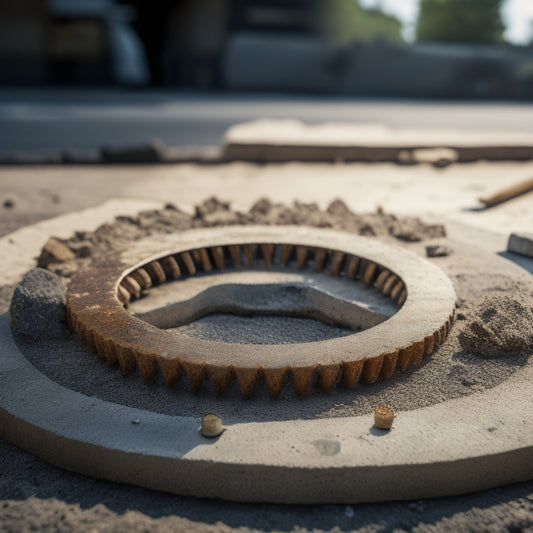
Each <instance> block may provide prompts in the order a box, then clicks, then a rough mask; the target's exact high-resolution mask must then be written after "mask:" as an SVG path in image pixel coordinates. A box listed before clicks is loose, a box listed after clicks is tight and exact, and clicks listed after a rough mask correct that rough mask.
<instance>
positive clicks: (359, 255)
mask: <svg viewBox="0 0 533 533" xmlns="http://www.w3.org/2000/svg"><path fill="white" fill-rule="evenodd" d="M294 243H298V244H294ZM324 243H327V248H325V247H324ZM153 244H154V243H153V240H150V241H141V242H138V243H137V244H136V245H135V247H134V249H133V250H128V252H125V253H123V254H117V255H116V256H115V257H113V258H111V259H109V260H107V261H106V264H105V266H97V267H92V268H88V269H85V270H81V271H79V272H78V273H77V274H76V275H75V276H74V277H73V279H72V281H71V283H70V285H69V288H68V292H67V313H68V317H69V321H70V323H71V325H72V326H73V328H74V329H75V330H76V332H77V333H78V335H79V337H80V338H81V339H82V340H83V341H84V342H86V343H87V345H88V346H89V347H90V348H91V349H92V350H93V351H96V352H97V353H98V354H99V355H100V356H101V357H105V358H106V359H107V360H108V361H109V362H110V363H117V362H118V363H119V364H120V366H121V369H122V371H123V372H129V371H131V370H133V369H134V368H136V367H137V366H138V367H139V369H140V370H141V372H142V374H143V377H144V378H145V379H151V378H152V377H153V376H154V375H155V374H156V372H157V369H158V367H159V369H160V370H161V372H162V374H163V376H164V378H165V380H166V382H167V384H168V385H173V384H175V383H176V382H177V381H178V379H179V378H180V376H181V375H184V376H185V377H186V379H187V380H188V382H189V384H190V385H191V388H192V389H193V390H198V389H199V388H200V387H201V385H202V382H203V381H204V379H205V376H206V374H207V376H209V378H210V379H211V380H212V381H213V383H214V389H215V391H216V392H217V393H218V394H221V393H223V392H224V391H225V390H226V388H227V387H228V386H229V384H230V383H231V381H232V380H233V379H234V378H235V377H236V378H237V381H238V383H239V386H240V389H241V393H242V395H243V396H244V397H248V396H250V395H251V394H252V393H253V392H254V390H255V389H256V388H257V387H258V386H259V385H260V384H261V382H262V381H263V380H264V381H266V384H267V387H268V390H269V393H270V395H271V396H273V397H275V396H278V395H279V394H280V392H281V390H282V388H283V387H284V385H285V384H286V383H287V382H288V380H289V378H291V377H292V381H293V383H294V386H295V389H296V391H297V393H298V394H300V395H304V394H307V393H308V391H309V390H310V388H311V386H312V384H313V382H314V379H315V376H316V380H317V384H318V386H319V387H320V389H321V390H322V391H324V392H329V391H331V390H332V389H333V388H334V387H335V386H336V384H337V382H338V381H339V380H341V379H342V382H343V384H344V385H345V386H348V387H354V386H355V385H356V384H357V382H358V380H359V378H360V376H363V379H364V380H365V381H366V382H367V383H372V382H374V381H376V380H377V379H378V378H379V377H389V376H391V375H392V374H393V372H394V370H395V369H396V368H398V369H399V370H404V369H405V368H407V367H408V366H418V365H420V363H421V362H422V358H423V357H424V356H425V355H429V354H431V353H432V352H433V351H434V350H435V349H436V348H437V347H438V346H440V345H441V344H442V343H443V342H444V340H445V339H446V336H447V335H448V333H449V330H450V327H451V324H452V321H453V316H454V310H455V300H456V295H455V291H454V288H453V285H452V283H451V282H450V280H449V279H448V278H447V277H446V275H445V274H444V273H443V272H442V271H441V270H440V269H439V268H437V267H436V266H434V265H433V264H431V263H429V262H428V261H426V260H424V259H422V258H420V257H419V256H416V255H414V254H411V253H409V252H406V251H405V250H403V249H401V248H399V247H393V246H390V245H386V244H384V243H382V242H380V241H377V240H375V239H369V238H366V237H361V236H356V235H350V236H348V235H346V234H345V233H340V232H336V231H331V230H323V229H313V228H305V227H291V226H289V227H279V226H278V227H273V226H246V227H230V228H215V229H202V230H193V231H188V232H182V233H179V234H177V235H173V236H172V237H169V238H167V239H166V242H164V246H165V248H164V249H165V251H164V252H161V251H158V252H157V253H156V254H155V255H154V254H153V250H150V248H153ZM157 244H158V245H161V244H162V243H160V242H159V241H158V243H157ZM147 248H148V251H147ZM258 261H259V262H260V268H272V266H275V265H276V264H277V265H279V267H281V268H285V267H286V266H287V265H288V264H289V263H293V264H294V265H295V266H296V267H297V268H298V269H303V268H305V267H306V266H308V264H309V262H310V261H312V263H313V265H314V268H315V269H316V270H320V271H324V270H326V271H328V272H330V273H331V274H333V275H342V276H344V277H345V278H348V279H358V280H360V281H361V282H364V283H365V284H366V285H368V286H372V285H375V286H376V288H377V289H378V290H380V291H381V292H382V293H383V294H385V295H387V296H390V297H391V298H392V299H393V300H395V301H397V302H398V304H399V305H400V306H401V308H400V309H399V311H398V312H397V313H395V314H394V315H393V316H392V317H391V318H389V319H388V320H386V321H385V322H382V323H381V324H377V325H374V326H373V327H370V328H369V329H365V330H364V331H362V332H358V333H357V334H354V335H348V336H345V337H341V338H336V339H330V340H327V341H320V342H312V343H300V344H288V345H287V344H286V345H279V344H274V345H261V346H258V345H254V346H253V347H251V346H250V345H240V344H235V343H231V344H230V343H223V342H214V341H209V340H202V339H198V338H191V337H188V336H186V335H183V334H181V333H180V332H179V331H176V330H162V329H159V328H157V327H154V326H153V325H151V324H148V323H146V322H144V321H142V320H139V319H138V318H136V317H134V316H132V315H131V314H130V313H128V312H127V311H126V310H125V309H124V304H126V303H127V302H129V301H130V298H136V297H137V298H138V297H140V295H141V291H142V289H143V288H148V287H150V286H151V285H152V284H157V283H163V282H165V281H166V280H167V277H168V278H171V279H176V278H181V277H182V273H184V272H187V273H188V275H194V274H195V273H196V272H198V271H203V272H205V273H210V272H212V271H213V270H214V269H220V270H225V269H228V268H239V267H241V266H242V264H243V263H247V266H248V268H252V267H253V266H254V265H257V263H258ZM315 293H316V294H315V299H316V298H317V296H316V295H317V294H318V303H322V304H324V306H325V309H324V310H323V311H322V314H323V315H326V316H327V315H330V316H331V318H332V321H333V322H334V323H343V324H345V325H349V326H351V327H353V328H354V329H355V328H357V327H358V326H360V323H361V311H360V310H359V309H358V308H357V306H354V305H350V304H347V303H346V302H343V301H342V300H336V299H332V298H329V299H328V298H327V296H326V295H325V294H323V293H320V291H315ZM226 308H227V309H228V310H231V309H230V306H229V305H226ZM208 310H209V309H208ZM311 311H312V310H310V309H308V314H309V313H310V312H311Z"/></svg>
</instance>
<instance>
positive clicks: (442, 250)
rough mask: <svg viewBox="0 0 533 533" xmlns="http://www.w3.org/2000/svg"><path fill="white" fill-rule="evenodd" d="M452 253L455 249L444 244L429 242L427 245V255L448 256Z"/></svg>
mask: <svg viewBox="0 0 533 533" xmlns="http://www.w3.org/2000/svg"><path fill="white" fill-rule="evenodd" d="M452 253H453V250H452V249H451V248H450V247H449V246H445V245H444V244H428V245H427V246H426V256H427V257H446V256H448V255H451V254H452Z"/></svg>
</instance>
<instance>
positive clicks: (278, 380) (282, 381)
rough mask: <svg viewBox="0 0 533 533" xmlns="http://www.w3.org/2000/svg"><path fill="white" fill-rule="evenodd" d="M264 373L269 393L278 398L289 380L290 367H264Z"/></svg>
mask: <svg viewBox="0 0 533 533" xmlns="http://www.w3.org/2000/svg"><path fill="white" fill-rule="evenodd" d="M263 374H264V376H265V382H266V385H267V387H268V393H269V394H270V396H271V397H272V398H277V397H278V396H279V395H280V393H281V391H282V389H283V387H284V386H285V385H286V383H287V382H288V381H289V368H288V367H284V368H264V369H263Z"/></svg>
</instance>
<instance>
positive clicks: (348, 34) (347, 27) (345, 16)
mask: <svg viewBox="0 0 533 533" xmlns="http://www.w3.org/2000/svg"><path fill="white" fill-rule="evenodd" d="M323 4H324V9H325V14H324V15H325V16H324V25H325V31H326V35H327V36H328V38H329V39H330V40H331V41H332V42H335V43H337V44H346V43H348V42H351V41H373V40H375V39H384V40H388V41H393V42H401V41H403V39H402V33H401V31H402V25H401V23H400V21H399V20H398V19H397V18H396V17H393V16H391V15H387V14H385V13H383V12H382V11H380V10H379V9H363V8H362V7H361V6H360V5H359V4H358V3H357V2H356V0H325V1H324V3H323Z"/></svg>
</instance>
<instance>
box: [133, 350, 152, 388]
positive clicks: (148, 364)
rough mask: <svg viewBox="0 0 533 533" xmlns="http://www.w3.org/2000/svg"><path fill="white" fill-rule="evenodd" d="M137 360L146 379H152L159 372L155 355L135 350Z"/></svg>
mask: <svg viewBox="0 0 533 533" xmlns="http://www.w3.org/2000/svg"><path fill="white" fill-rule="evenodd" d="M133 353H134V355H135V360H136V361H137V366H138V367H139V370H140V371H141V374H142V377H143V379H144V380H145V381H150V380H151V379H153V378H154V376H155V375H156V374H157V365H156V362H155V357H154V356H153V355H147V354H141V353H140V352H138V351H137V350H134V352H133Z"/></svg>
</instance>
